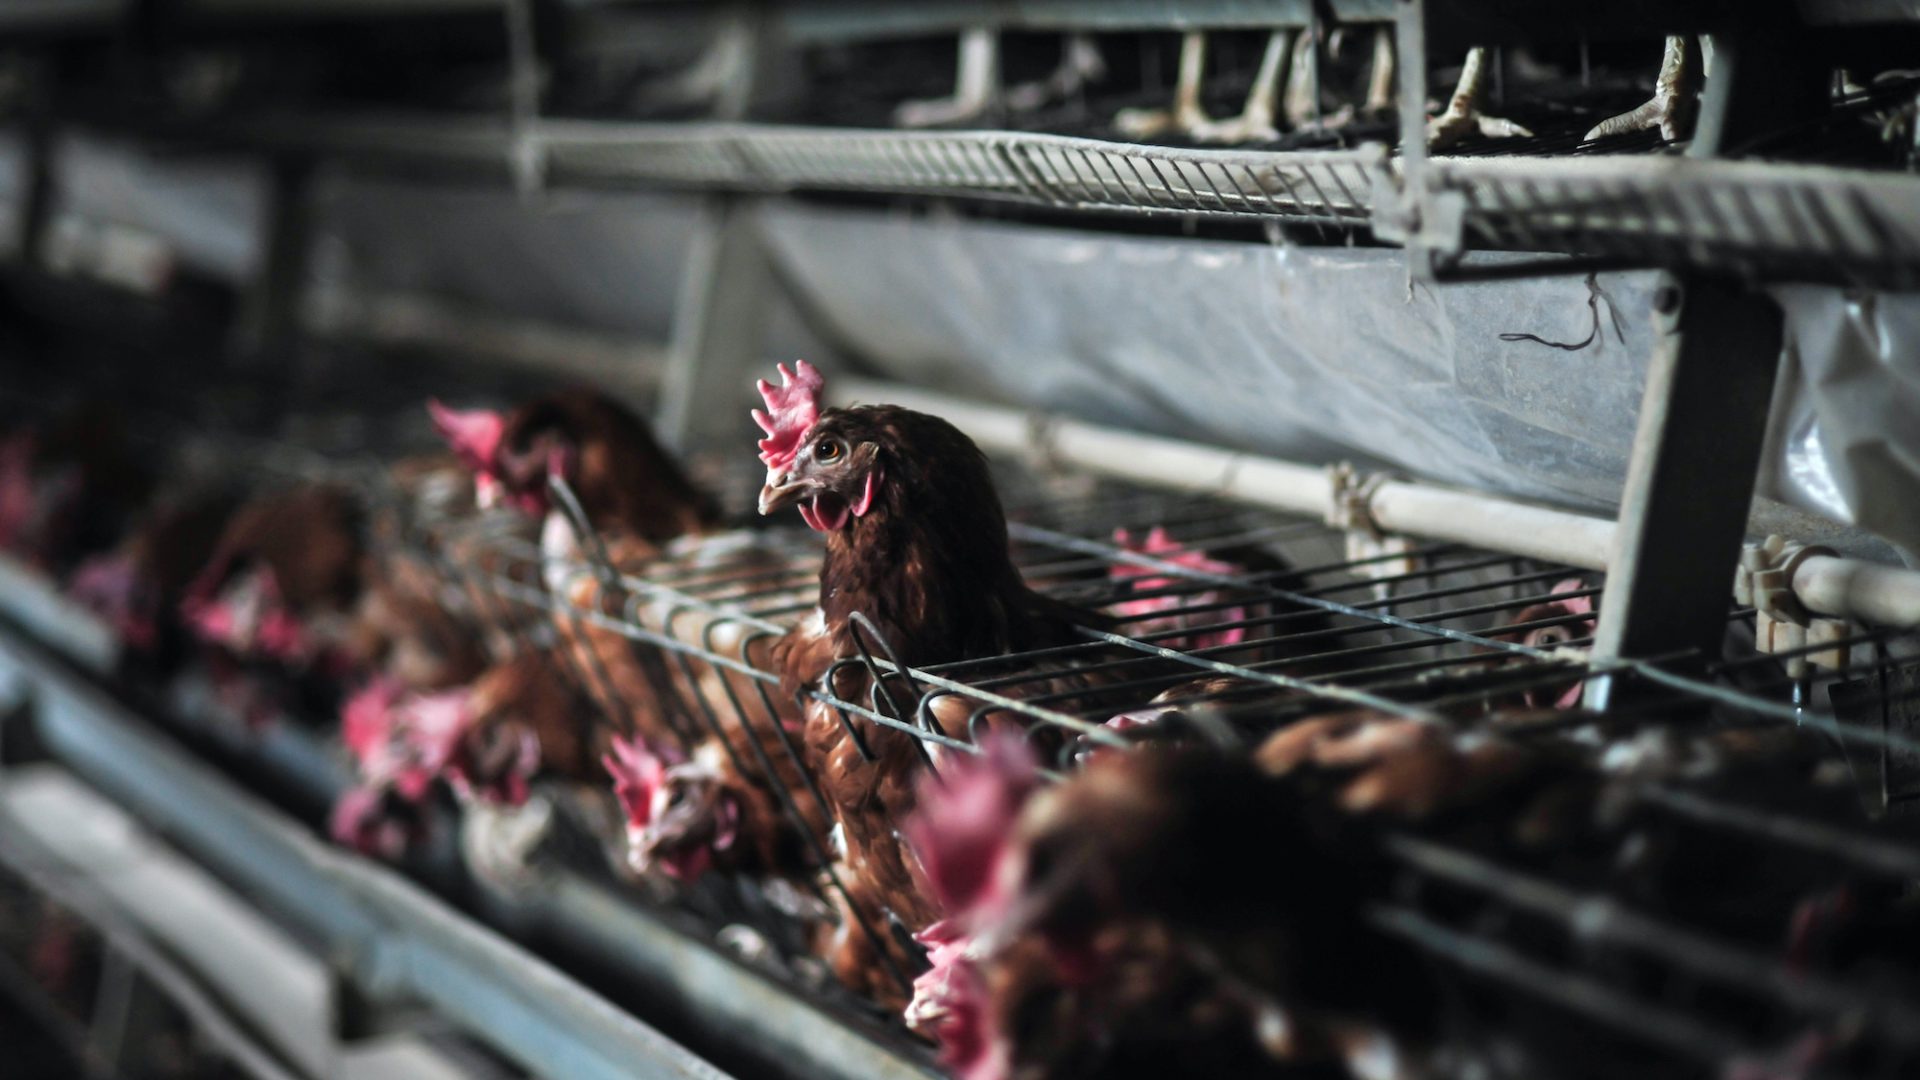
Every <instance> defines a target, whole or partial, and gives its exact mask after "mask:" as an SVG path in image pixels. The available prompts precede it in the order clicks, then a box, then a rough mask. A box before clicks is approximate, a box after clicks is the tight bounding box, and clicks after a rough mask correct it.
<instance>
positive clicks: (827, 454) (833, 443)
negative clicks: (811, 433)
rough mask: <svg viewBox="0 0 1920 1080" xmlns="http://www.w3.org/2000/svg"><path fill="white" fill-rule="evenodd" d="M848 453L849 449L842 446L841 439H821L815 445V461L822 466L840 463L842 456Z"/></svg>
mask: <svg viewBox="0 0 1920 1080" xmlns="http://www.w3.org/2000/svg"><path fill="white" fill-rule="evenodd" d="M846 452H847V448H846V447H844V446H842V445H840V440H839V439H821V440H820V441H819V442H817V443H814V444H813V460H815V461H818V462H821V463H822V464H830V463H832V462H835V461H838V460H840V455H842V454H844V453H846Z"/></svg>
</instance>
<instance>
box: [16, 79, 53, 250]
mask: <svg viewBox="0 0 1920 1080" xmlns="http://www.w3.org/2000/svg"><path fill="white" fill-rule="evenodd" d="M54 141H55V140H54V124H53V120H52V118H51V117H50V116H49V115H48V114H47V110H45V109H44V108H40V107H37V106H36V107H34V109H33V115H32V116H31V117H30V118H29V119H28V120H27V124H26V159H27V160H26V173H27V175H26V178H25V179H26V191H25V193H24V196H23V197H22V199H21V201H20V222H19V230H20V232H19V249H18V253H19V259H20V262H21V263H22V264H23V265H25V266H27V267H30V268H34V269H37V268H39V267H40V266H42V265H44V261H45V255H46V250H47V227H48V226H49V225H50V224H52V218H53V198H54V193H55V187H56V185H55V183H54V170H53V152H54Z"/></svg>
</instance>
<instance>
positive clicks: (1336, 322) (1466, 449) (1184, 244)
mask: <svg viewBox="0 0 1920 1080" xmlns="http://www.w3.org/2000/svg"><path fill="white" fill-rule="evenodd" d="M767 225H768V234H769V236H770V238H771V243H772V247H773V250H774V251H775V253H776V256H777V259H778V261H779V262H780V264H781V266H782V269H783V271H784V275H783V276H784V277H785V278H786V280H788V281H789V282H792V283H794V285H795V287H796V288H799V289H801V290H802V291H803V292H804V293H805V295H806V306H807V307H808V309H809V310H811V311H813V312H815V313H816V314H818V315H819V316H820V317H821V318H823V319H824V320H826V322H827V323H828V324H829V325H830V327H831V329H832V331H833V333H834V335H835V337H836V338H837V340H839V341H840V342H842V343H843V344H845V345H846V346H848V348H849V349H850V350H851V351H853V352H855V353H856V354H857V355H859V356H861V357H863V358H865V360H866V361H867V362H868V363H870V364H872V365H874V366H876V367H878V368H879V369H880V370H881V372H882V373H883V374H885V375H887V376H888V377H891V378H895V379H900V380H905V381H909V382H914V383H919V384H924V385H932V386H938V387H941V388H943V389H950V390H953V391H956V392H960V393H971V394H975V395H981V396H990V397H993V398H997V399H999V400H1001V401H1003V402H1007V403H1011V404H1016V405H1025V406H1030V407H1033V408H1036V409H1043V410H1047V411H1057V412H1063V413H1068V414H1071V415H1074V416H1078V417H1080V418H1082V419H1086V420H1090V421H1094V422H1097V423H1108V424H1115V425H1120V426H1126V427H1133V428H1138V429H1142V430H1146V431H1151V432H1156V433H1161V434H1168V435H1176V436H1182V437H1187V438H1193V439H1197V440H1201V441H1206V442H1213V443H1224V444H1228V445H1232V446H1236V447H1240V448H1244V449H1247V450H1251V451H1255V452H1260V453H1266V454H1271V455H1275V456H1280V457H1287V458H1295V459H1303V460H1310V461H1312V460H1320V461H1326V460H1333V459H1337V458H1343V457H1345V458H1358V459H1363V460H1364V459H1373V460H1376V461H1378V462H1382V463H1384V464H1386V465H1388V466H1390V467H1394V468H1398V469H1401V470H1404V471H1406V472H1409V473H1411V474H1414V475H1417V476H1422V477H1426V478H1430V479H1434V480H1440V481H1443V482H1448V483H1454V484H1460V485H1464V486H1469V487H1475V488H1482V489H1486V490H1492V491H1499V492H1505V493H1508V494H1513V495H1519V496H1523V497H1531V498H1539V499H1545V500H1548V501H1552V502H1556V503H1561V504H1564V505H1571V506H1578V507H1586V508H1594V509H1606V508H1610V507H1611V506H1612V505H1615V504H1617V502H1618V499H1619V493H1620V486H1621V483H1622V480H1623V478H1624V476H1625V473H1626V464H1627V457H1628V455H1629V453H1630V451H1631V448H1632V444H1633V434H1634V425H1635V421H1636V418H1637V415H1638V412H1639V405H1640V397H1641V393H1642V390H1643V388H1644V386H1645V381H1646V365H1647V362H1648V359H1649V357H1650V356H1651V355H1652V352H1653V348H1654V344H1655V343H1654V337H1653V327H1652V322H1651V317H1650V312H1651V309H1652V304H1651V298H1650V296H1649V293H1650V291H1651V288H1652V286H1653V284H1654V277H1655V276H1654V275H1653V274H1651V273H1644V272H1642V273H1626V274H1601V275H1598V277H1597V278H1595V279H1592V281H1591V284H1590V283H1589V281H1588V280H1585V279H1582V278H1580V277H1577V276H1571V277H1564V278H1553V279H1534V280H1521V281H1510V282H1499V283H1477V284H1475V283H1461V284H1450V285H1446V286H1443V287H1439V288H1436V289H1429V288H1427V287H1424V286H1419V287H1410V286H1409V282H1408V275H1407V270H1406V263H1405V256H1404V255H1403V254H1402V253H1401V252H1398V251H1394V250H1385V249H1340V248H1300V247H1286V246H1260V245H1252V244H1238V243H1228V242H1211V241H1196V240H1173V239H1154V238H1142V237H1128V236H1114V235H1103V234H1097V233H1083V232H1074V231H1066V230H1055V229H1043V228H1031V227H1022V226H1009V225H1003V224H992V223H982V222H977V221H963V220H938V219H928V218H925V217H905V216H882V215H873V214H860V213H854V212H848V211H839V210H825V209H818V208H806V207H799V206H792V205H783V206H777V207H773V208H770V210H769V213H768V218H767ZM1478 258H1480V259H1483V260H1486V261H1498V260H1499V259H1501V258H1503V256H1498V255H1485V256H1479V257H1478ZM1780 293H1781V296H1782V299H1783V303H1784V304H1785V307H1786V311H1787V317H1788V330H1787V337H1788V346H1787V357H1786V364H1787V366H1786V367H1785V369H1784V370H1783V380H1782V387H1781V391H1780V393H1779V394H1778V395H1777V396H1776V406H1775V416H1774V420H1773V433H1774V434H1773V438H1772V440H1771V441H1770V444H1769V447H1768V451H1767V459H1766V463H1765V465H1764V467H1763V471H1762V477H1761V493H1762V494H1764V495H1769V496H1771V497H1773V498H1777V499H1780V500H1782V501H1785V502H1788V503H1790V504H1792V505H1796V506H1799V507H1801V508H1803V509H1807V510H1811V511H1814V512H1815V513H1819V514H1823V515H1826V516H1828V517H1832V518H1836V519H1838V520H1841V521H1845V522H1851V523H1855V524H1859V525H1861V526H1863V527H1866V528H1869V529H1872V530H1874V531H1877V532H1879V533H1881V534H1882V535H1884V536H1886V537H1888V538H1889V539H1891V540H1893V541H1895V542H1896V543H1899V544H1902V545H1904V546H1905V547H1907V548H1908V549H1909V550H1920V498H1916V496H1917V495H1920V422H1916V421H1917V420H1920V297H1916V296H1912V295H1899V296H1887V295H1880V296H1872V297H1866V298H1857V297H1849V296H1848V295H1847V294H1846V293H1845V292H1843V291H1842V290H1838V289H1832V288H1816V287H1796V288H1791V289H1782V290H1780ZM1521 335H1531V337H1524V336H1521ZM1549 343H1557V344H1558V345H1561V346H1574V345H1579V344H1580V343H1584V345H1583V346H1582V347H1578V348H1572V347H1555V344H1549Z"/></svg>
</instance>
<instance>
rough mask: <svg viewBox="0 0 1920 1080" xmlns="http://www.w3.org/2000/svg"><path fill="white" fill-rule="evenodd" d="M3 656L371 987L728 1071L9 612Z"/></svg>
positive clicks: (694, 1071) (709, 1074)
mask: <svg viewBox="0 0 1920 1080" xmlns="http://www.w3.org/2000/svg"><path fill="white" fill-rule="evenodd" d="M0 659H4V661H5V663H6V665H7V667H8V668H9V669H12V670H14V671H17V672H19V673H20V674H21V675H22V676H24V678H25V680H26V681H27V682H28V683H29V684H30V685H31V687H32V690H33V700H34V705H35V712H36V719H37V722H38V725H39V730H40V735H41V738H42V740H43V742H44V743H45V745H46V746H48V748H49V749H51V750H52V752H53V753H54V755H55V756H56V757H58V758H59V759H60V760H61V761H62V762H64V763H66V764H67V765H69V766H70V767H72V768H73V769H74V770H75V771H76V772H78V773H80V774H81V775H82V776H85V777H86V778H88V779H89V780H90V781H91V782H93V783H95V784H97V785H98V786H99V787H100V788H101V789H103V790H105V791H107V792H109V793H110V794H112V795H113V796H114V797H115V798H116V799H117V800H119V801H120V802H122V804H123V805H126V806H127V807H129V808H130V809H131V810H133V811H134V812H135V813H137V814H138V816H139V817H140V818H141V819H142V820H143V821H145V822H147V823H148V824H149V825H150V826H153V827H156V828H159V829H161V830H163V831H164V832H165V833H166V834H167V835H168V836H169V838H171V839H172V840H173V841H174V842H175V843H176V844H178V845H179V846H180V847H182V848H183V849H185V850H187V851H188V852H190V853H192V854H193V855H194V857H195V858H196V859H198V860H199V861H201V862H202V863H203V864H205V865H207V866H208V867H210V868H212V869H213V870H215V871H216V872H217V873H219V874H220V875H221V876H222V877H224V878H226V879H227V880H229V881H234V882H238V883H240V884H241V885H242V886H243V887H244V888H245V890H246V891H247V892H248V894H249V895H251V896H253V897H256V898H257V899H258V901H259V902H260V903H261V904H262V906H263V907H264V908H266V909H267V910H269V911H271V912H273V913H274V914H275V915H276V916H277V917H279V918H282V919H284V920H286V921H287V922H288V923H289V924H290V925H292V926H294V927H296V928H297V929H298V931H299V932H300V933H302V934H306V935H309V936H310V937H311V938H312V939H314V940H317V941H319V942H321V943H323V946H324V952H325V954H326V955H327V956H329V957H330V958H333V959H334V960H335V961H337V962H338V963H339V964H340V965H341V968H342V974H343V976H344V977H346V978H348V979H350V980H352V981H353V982H355V983H356V984H358V985H359V986H360V987H361V989H362V990H363V991H364V992H366V993H368V994H370V995H372V996H373V997H375V998H387V997H390V996H392V995H396V994H398V995H403V996H410V997H415V998H417V999H419V1000H421V1001H424V1002H426V1003H428V1004H430V1005H432V1006H433V1007H434V1008H435V1009H436V1010H438V1011H439V1012H441V1013H442V1014H443V1015H445V1016H446V1017H448V1018H449V1019H450V1020H452V1021H454V1022H455V1023H457V1024H459V1025H460V1026H461V1027H462V1028H463V1029H464V1030H466V1031H468V1032H469V1033H470V1034H472V1035H473V1036H475V1037H476V1038H478V1039H480V1040H482V1041H484V1042H486V1043H488V1044H490V1045H492V1046H493V1047H495V1048H496V1049H498V1050H499V1051H500V1052H501V1053H503V1054H505V1055H507V1056H508V1057H510V1058H513V1059H514V1060H516V1061H518V1062H519V1063H520V1064H521V1065H522V1066H524V1067H526V1068H528V1069H530V1070H532V1071H534V1072H537V1073H540V1074H542V1075H547V1076H555V1077H568V1078H573V1077H608V1078H615V1077H625V1076H629V1075H631V1074H632V1071H633V1070H634V1069H635V1068H636V1067H640V1066H642V1064H643V1063H644V1066H645V1068H647V1069H648V1070H649V1073H650V1075H658V1076H662V1077H686V1078H689V1080H694V1078H697V1080H719V1078H720V1077H721V1076H723V1074H721V1073H719V1072H718V1071H717V1070H714V1069H713V1068H712V1067H711V1066H708V1065H707V1064H706V1063H704V1062H702V1061H700V1060H699V1059H697V1058H695V1057H693V1056H692V1055H691V1054H689V1053H687V1051H685V1050H684V1049H682V1048H680V1047H679V1046H678V1045H676V1044H675V1043H673V1042H672V1041H670V1040H668V1039H667V1038H665V1037H664V1036H662V1035H661V1034H660V1033H659V1032H657V1031H655V1030H653V1029H652V1028H650V1027H648V1026H647V1025H645V1024H644V1023H642V1022H640V1021H639V1020H636V1019H634V1018H633V1017H631V1016H629V1015H627V1014H625V1013H622V1012H620V1011H619V1010H617V1009H615V1008H614V1007H613V1006H612V1005H610V1004H608V1003H607V1002H606V1001H605V1000H604V999H602V998H600V997H598V996H596V995H594V994H593V993H591V992H589V991H587V990H586V989H584V988H582V987H581V986H580V985H578V984H577V983H574V982H572V981H571V980H569V979H567V978H565V977H564V976H562V975H561V974H560V973H559V972H557V971H555V970H554V969H553V968H551V967H549V966H548V965H547V964H545V963H544V962H542V961H540V960H537V959H535V958H534V957H532V956H530V955H528V954H527V953H526V952H524V951H522V950H521V949H519V948H518V947H516V946H513V945H511V944H508V943H507V942H506V941H504V940H502V939H500V938H498V937H495V936H493V935H491V934H489V933H487V932H485V931H483V930H481V929H479V928H478V927H475V926H473V925H471V924H469V923H466V922H465V921H464V920H462V919H460V918H459V917H458V916H456V915H454V914H453V913H452V912H451V911H450V910H449V909H448V908H447V907H446V906H445V905H444V904H442V903H440V902H439V901H437V900H435V899H433V898H431V897H429V896H428V895H427V894H425V893H423V892H422V891H421V890H420V889H419V888H418V887H416V886H413V885H411V884H408V883H406V882H405V881H403V880H401V879H399V878H398V877H396V876H395V875H394V874H392V873H391V872H389V871H386V870H383V869H380V868H378V867H375V866H372V865H371V864H368V863H365V862H363V861H361V860H358V859H354V858H351V857H348V856H345V855H343V854H341V853H338V852H336V851H333V850H331V849H329V848H328V847H327V846H326V845H324V844H322V843H321V842H320V841H319V840H317V839H315V838H314V837H312V836H311V835H309V834H308V833H307V832H306V831H305V830H304V829H301V828H300V827H298V826H296V825H295V824H294V823H292V822H290V821H288V820H287V819H285V818H284V817H283V816H281V815H280V814H278V813H277V812H275V811H272V810H270V809H268V808H266V807H265V806H263V805H261V804H260V803H259V802H257V801H256V800H254V799H252V798H250V797H248V796H246V795H244V794H242V793H241V792H240V791H239V790H237V789H236V788H235V787H234V786H233V784H232V783H231V782H230V781H228V780H226V779H225V778H223V777H221V776H220V775H218V774H217V773H215V772H214V771H212V770H211V769H209V768H208V767H207V766H205V765H202V764H200V763H199V762H196V761H194V760H193V759H191V758H190V757H188V756H187V755H186V754H185V753H183V752H182V751H181V750H180V749H178V748H176V747H175V746H173V745H171V744H170V743H168V742H167V741H166V740H164V739H163V738H161V737H160V736H158V735H157V734H156V733H154V732H153V731H151V730H150V729H149V727H148V725H147V724H146V723H145V722H144V721H142V720H141V719H140V718H139V717H138V716H136V715H135V714H134V713H133V712H131V711H130V710H129V709H128V708H127V707H126V706H124V705H122V704H120V703H119V702H117V701H115V700H113V699H112V698H111V697H109V696H108V695H107V694H106V693H104V692H103V691H102V690H101V689H100V688H98V687H97V686H95V685H94V684H93V683H92V682H91V681H90V680H89V679H87V678H86V677H84V676H81V675H78V674H76V673H74V672H73V671H72V670H71V669H69V668H68V667H67V666H66V665H65V663H64V661H62V660H61V659H59V658H58V657H56V656H54V655H53V654H50V653H48V652H47V651H46V650H45V648H44V647H42V646H40V645H38V644H35V643H34V642H32V641H31V640H29V639H28V638H27V637H25V636H23V635H22V634H21V633H20V632H19V631H18V630H17V629H16V628H15V627H14V625H13V624H12V623H11V622H10V621H9V622H7V623H5V624H0Z"/></svg>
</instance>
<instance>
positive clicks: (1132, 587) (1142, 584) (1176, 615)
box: [1107, 525, 1247, 649]
mask: <svg viewBox="0 0 1920 1080" xmlns="http://www.w3.org/2000/svg"><path fill="white" fill-rule="evenodd" d="M1113 542H1114V544H1115V545H1116V546H1118V547H1119V548H1120V549H1121V550H1123V551H1127V552H1130V553H1132V554H1135V555H1143V556H1146V557H1148V558H1152V559H1158V560H1160V561H1161V562H1165V563H1169V564H1171V565H1174V566H1179V567H1184V568H1186V569H1188V570H1197V571H1199V572H1201V573H1206V574H1215V575H1222V576H1224V575H1232V574H1238V573H1240V572H1241V568H1240V567H1238V566H1235V565H1234V564H1233V563H1230V562H1226V561H1224V560H1221V559H1215V558H1212V557H1211V556H1209V555H1208V554H1207V553H1206V552H1204V551H1201V550H1199V549H1197V548H1191V547H1188V546H1187V545H1185V544H1182V543H1181V542H1180V541H1178V540H1175V539H1174V538H1173V537H1171V536H1169V535H1167V530H1166V529H1165V528H1163V527H1161V526H1159V525H1155V526H1154V527H1153V528H1152V529H1150V530H1148V532H1147V535H1146V537H1145V538H1143V539H1135V538H1134V536H1133V535H1132V534H1131V533H1129V532H1128V531H1127V530H1125V529H1115V530H1114V532H1113ZM1107 576H1108V578H1109V579H1110V580H1112V581H1113V582H1114V583H1115V584H1116V585H1121V584H1123V585H1125V586H1127V591H1128V593H1129V599H1125V600H1121V601H1119V602H1117V603H1115V604H1114V605H1113V606H1112V607H1111V608H1110V609H1109V610H1110V611H1112V613H1113V614H1114V615H1116V616H1118V617H1120V618H1122V619H1125V620H1127V621H1128V622H1131V623H1132V624H1133V628H1132V630H1131V633H1133V635H1134V636H1136V637H1145V636H1151V635H1157V634H1163V633H1166V632H1167V631H1170V630H1187V629H1199V628H1201V627H1211V626H1219V628H1218V629H1206V630H1201V631H1200V632H1197V633H1193V634H1187V635H1182V636H1179V637H1167V638H1159V639H1157V643H1158V644H1162V645H1165V646H1167V647H1168V648H1173V649H1206V648H1212V647H1214V646H1221V645H1238V644H1239V643H1240V642H1242V641H1244V640H1245V639H1246V636H1247V630H1246V628H1245V627H1243V626H1233V625H1224V626H1222V625H1220V624H1232V623H1236V622H1242V621H1244V620H1245V619H1246V618H1247V609H1246V608H1244V607H1240V606H1232V607H1222V606H1220V604H1221V601H1222V600H1223V599H1224V598H1225V597H1226V595H1227V594H1226V593H1225V592H1224V591H1222V590H1219V589H1208V590H1205V591H1201V592H1197V593H1193V594H1191V595H1166V596H1153V595H1135V594H1142V593H1146V594H1151V593H1156V592H1160V591H1161V590H1165V589H1170V588H1172V587H1174V586H1176V585H1179V584H1181V583H1182V582H1181V581H1178V580H1176V579H1174V578H1171V577H1166V576H1164V575H1161V574H1157V573H1155V572H1154V571H1153V569H1152V568H1151V567H1148V566H1144V565H1140V564H1136V563H1130V562H1116V563H1114V564H1113V565H1112V566H1111V567H1109V568H1108V570H1107ZM1185 608H1200V609H1202V610H1199V611H1186V610H1182V609H1185Z"/></svg>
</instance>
